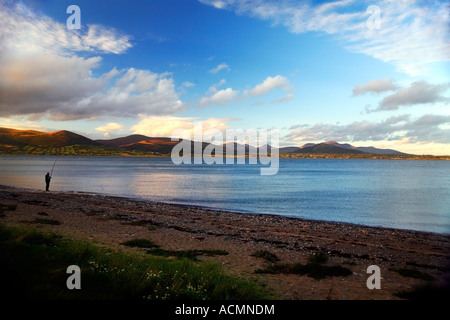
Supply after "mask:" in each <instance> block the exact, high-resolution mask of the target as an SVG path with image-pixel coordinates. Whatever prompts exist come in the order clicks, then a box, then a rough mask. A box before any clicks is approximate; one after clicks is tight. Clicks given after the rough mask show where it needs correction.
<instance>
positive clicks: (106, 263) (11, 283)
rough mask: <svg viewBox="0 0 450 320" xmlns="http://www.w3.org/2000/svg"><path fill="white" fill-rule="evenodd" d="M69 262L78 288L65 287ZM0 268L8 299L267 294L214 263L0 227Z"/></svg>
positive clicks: (205, 297)
mask: <svg viewBox="0 0 450 320" xmlns="http://www.w3.org/2000/svg"><path fill="white" fill-rule="evenodd" d="M214 253H216V252H214ZM217 253H219V252H217ZM195 254H205V253H203V252H196V253H195ZM219 254H220V253H219ZM222 254H223V253H222ZM70 265H77V266H78V267H80V269H81V289H80V290H76V289H74V290H69V289H68V288H67V286H66V281H67V279H68V278H69V277H70V276H71V274H68V273H66V271H67V267H68V266H70ZM0 272H1V274H2V275H3V279H5V280H4V282H3V285H2V290H3V292H5V293H7V294H6V298H9V299H20V298H26V299H39V300H40V299H121V300H123V299H124V300H142V299H144V300H145V299H151V300H160V299H170V300H173V299H188V300H191V299H194V300H210V299H220V300H228V299H265V298H267V295H266V293H265V292H264V290H263V288H261V287H260V286H258V285H257V284H256V283H254V282H252V281H250V280H246V279H241V278H235V277H232V276H229V275H227V274H225V273H224V272H223V270H222V269H221V267H220V266H219V265H218V264H216V263H212V262H201V261H193V259H189V258H187V259H186V258H176V259H174V258H166V257H160V256H156V255H152V254H147V253H145V252H142V253H140V252H137V253H131V252H119V251H113V250H111V249H107V248H101V247H98V246H96V245H94V244H92V243H89V242H85V241H76V240H72V239H67V238H63V237H61V236H59V235H56V234H46V233H41V232H37V231H35V230H33V229H30V228H12V227H5V226H1V225H0Z"/></svg>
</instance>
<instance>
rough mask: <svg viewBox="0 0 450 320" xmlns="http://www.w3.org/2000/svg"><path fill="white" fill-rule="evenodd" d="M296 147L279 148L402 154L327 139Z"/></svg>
mask: <svg viewBox="0 0 450 320" xmlns="http://www.w3.org/2000/svg"><path fill="white" fill-rule="evenodd" d="M295 148H296V147H285V148H281V149H280V153H282V152H281V150H282V149H284V150H285V152H286V153H334V154H346V153H347V154H362V153H369V154H385V155H402V154H403V155H404V153H402V152H399V151H397V150H392V149H378V148H374V147H355V146H352V145H351V144H348V143H338V142H336V141H328V142H322V143H307V144H304V145H303V146H301V147H300V148H299V149H298V150H296V149H295Z"/></svg>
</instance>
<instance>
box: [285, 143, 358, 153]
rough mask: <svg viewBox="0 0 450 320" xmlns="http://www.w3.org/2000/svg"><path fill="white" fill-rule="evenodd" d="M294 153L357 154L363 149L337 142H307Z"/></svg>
mask: <svg viewBox="0 0 450 320" xmlns="http://www.w3.org/2000/svg"><path fill="white" fill-rule="evenodd" d="M294 153H334V154H344V153H350V154H359V153H364V152H363V151H360V150H357V149H354V148H351V146H350V147H349V146H345V147H341V146H340V145H338V143H336V142H334V143H326V142H324V143H319V144H314V145H311V144H308V146H302V147H300V150H298V151H295V152H294Z"/></svg>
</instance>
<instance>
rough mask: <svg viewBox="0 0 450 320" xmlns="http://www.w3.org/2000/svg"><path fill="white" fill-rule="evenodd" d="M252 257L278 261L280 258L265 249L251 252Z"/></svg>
mask: <svg viewBox="0 0 450 320" xmlns="http://www.w3.org/2000/svg"><path fill="white" fill-rule="evenodd" d="M252 256H253V257H257V258H262V259H264V260H267V261H269V262H277V261H280V259H279V258H278V257H277V256H276V255H275V254H274V253H272V252H269V251H267V250H258V251H256V252H254V253H253V254H252Z"/></svg>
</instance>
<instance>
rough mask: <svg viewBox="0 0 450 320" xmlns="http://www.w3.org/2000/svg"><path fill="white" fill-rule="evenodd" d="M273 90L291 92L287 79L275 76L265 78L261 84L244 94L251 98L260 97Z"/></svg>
mask: <svg viewBox="0 0 450 320" xmlns="http://www.w3.org/2000/svg"><path fill="white" fill-rule="evenodd" d="M274 89H282V90H284V91H289V90H291V84H290V83H289V80H288V79H287V78H285V77H283V76H280V75H277V76H275V77H267V78H266V79H265V80H264V81H263V82H262V83H260V84H258V85H256V86H255V87H254V88H253V89H251V90H248V91H245V92H244V93H245V94H247V95H251V96H261V95H264V94H268V93H269V92H270V91H272V90H274Z"/></svg>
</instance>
